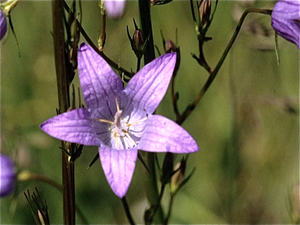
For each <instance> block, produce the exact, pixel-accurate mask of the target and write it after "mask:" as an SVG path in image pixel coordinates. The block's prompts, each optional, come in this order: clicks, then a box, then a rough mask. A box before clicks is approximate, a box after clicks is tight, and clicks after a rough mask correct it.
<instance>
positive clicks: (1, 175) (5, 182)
mask: <svg viewBox="0 0 300 225" xmlns="http://www.w3.org/2000/svg"><path fill="white" fill-rule="evenodd" d="M15 183H16V173H15V169H14V162H13V161H12V159H11V158H9V157H8V156H6V155H4V154H0V197H4V196H7V195H9V194H11V193H12V192H13V191H14V190H15Z"/></svg>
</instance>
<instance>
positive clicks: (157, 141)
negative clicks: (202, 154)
mask: <svg viewBox="0 0 300 225" xmlns="http://www.w3.org/2000/svg"><path fill="white" fill-rule="evenodd" d="M138 148H139V149H141V150H143V151H149V152H172V153H192V152H196V151H198V150H199V147H198V145H197V143H196V141H195V140H194V139H193V138H192V136H191V135H190V134H189V133H188V132H187V131H186V130H185V129H183V128H182V127H181V126H179V125H178V124H176V123H175V122H173V121H172V120H169V119H167V118H165V117H163V116H159V115H153V116H149V118H148V120H147V125H146V127H145V130H144V134H143V136H142V138H141V140H140V142H139V145H138Z"/></svg>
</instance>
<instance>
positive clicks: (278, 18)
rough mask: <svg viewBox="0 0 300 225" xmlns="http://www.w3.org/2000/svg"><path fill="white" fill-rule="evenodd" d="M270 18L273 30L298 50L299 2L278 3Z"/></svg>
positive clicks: (289, 0) (299, 35) (299, 34)
mask: <svg viewBox="0 0 300 225" xmlns="http://www.w3.org/2000/svg"><path fill="white" fill-rule="evenodd" d="M271 17H272V26H273V28H274V30H275V31H276V32H277V33H278V34H279V35H280V36H282V37H283V38H285V39H287V40H288V41H290V42H293V43H295V44H296V45H297V46H298V48H300V1H299V0H280V1H278V2H277V3H276V4H275V6H274V9H273V12H272V15H271Z"/></svg>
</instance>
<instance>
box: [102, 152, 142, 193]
mask: <svg viewBox="0 0 300 225" xmlns="http://www.w3.org/2000/svg"><path fill="white" fill-rule="evenodd" d="M99 154H100V161H101V164H102V168H103V170H104V173H105V176H106V179H107V181H108V183H109V185H110V187H111V189H112V190H113V192H114V193H115V194H116V195H117V196H118V197H119V198H123V197H124V196H125V194H126V192H127V190H128V187H129V185H130V182H131V178H132V175H133V172H134V168H135V161H136V158H137V154H138V152H137V150H135V149H131V150H117V149H111V148H108V147H106V146H101V147H99Z"/></svg>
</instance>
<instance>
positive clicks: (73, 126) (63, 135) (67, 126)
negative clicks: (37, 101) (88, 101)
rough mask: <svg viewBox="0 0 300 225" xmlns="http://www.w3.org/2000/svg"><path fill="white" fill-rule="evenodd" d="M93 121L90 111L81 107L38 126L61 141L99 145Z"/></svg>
mask: <svg viewBox="0 0 300 225" xmlns="http://www.w3.org/2000/svg"><path fill="white" fill-rule="evenodd" d="M93 123H94V121H93V120H92V119H90V113H89V112H88V111H87V110H86V109H84V108H81V109H74V110H72V111H70V112H66V113H63V114H60V115H58V116H55V117H53V118H50V119H49V120H47V121H45V122H44V123H43V124H41V126H40V127H41V129H42V130H43V131H44V132H46V133H47V134H49V135H50V136H52V137H55V138H57V139H60V140H63V141H68V142H73V143H78V144H82V145H90V146H99V145H100V140H99V139H98V137H97V135H96V131H95V128H94V127H93Z"/></svg>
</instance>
